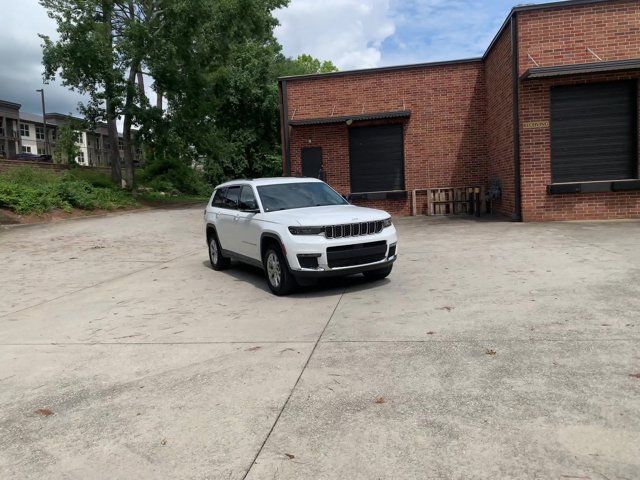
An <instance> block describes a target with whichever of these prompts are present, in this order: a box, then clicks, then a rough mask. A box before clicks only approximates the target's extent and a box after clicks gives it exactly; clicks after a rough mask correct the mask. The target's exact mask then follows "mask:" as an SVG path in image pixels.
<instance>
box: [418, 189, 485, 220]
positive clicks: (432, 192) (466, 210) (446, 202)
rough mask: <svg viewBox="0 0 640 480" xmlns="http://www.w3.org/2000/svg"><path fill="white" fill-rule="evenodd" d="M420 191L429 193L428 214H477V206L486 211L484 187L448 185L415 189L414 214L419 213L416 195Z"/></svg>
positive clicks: (482, 211)
mask: <svg viewBox="0 0 640 480" xmlns="http://www.w3.org/2000/svg"><path fill="white" fill-rule="evenodd" d="M419 192H424V193H426V194H427V215H470V214H474V213H476V214H477V213H478V210H477V208H479V212H480V213H485V212H486V206H485V199H484V187H448V188H428V189H424V190H414V191H413V195H412V201H413V205H412V210H413V212H412V213H413V215H416V214H417V211H416V195H417V194H418V193H419ZM471 199H473V200H471ZM470 200H471V201H470ZM476 203H477V204H479V205H477V206H476Z"/></svg>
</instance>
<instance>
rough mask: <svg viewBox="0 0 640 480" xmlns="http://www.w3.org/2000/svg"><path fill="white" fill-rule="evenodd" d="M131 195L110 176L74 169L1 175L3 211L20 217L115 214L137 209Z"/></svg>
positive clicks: (28, 169)
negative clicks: (56, 212)
mask: <svg viewBox="0 0 640 480" xmlns="http://www.w3.org/2000/svg"><path fill="white" fill-rule="evenodd" d="M136 204H137V202H136V200H135V199H134V198H133V197H132V195H131V194H130V193H128V192H125V191H123V190H121V189H119V188H117V187H116V186H115V185H114V184H113V183H111V180H110V179H109V177H108V176H107V175H104V174H102V173H99V172H93V171H90V170H80V169H73V170H69V171H67V172H64V173H62V174H59V173H55V172H51V171H47V170H42V169H37V168H31V167H21V168H17V169H14V170H10V171H8V172H5V173H2V174H0V208H8V209H10V210H12V211H14V212H16V213H19V214H30V213H36V214H42V213H46V212H50V211H52V210H55V209H60V210H66V211H69V210H71V209H72V208H79V209H81V210H96V209H101V210H115V209H118V208H125V207H130V206H134V205H136Z"/></svg>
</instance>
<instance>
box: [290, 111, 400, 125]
mask: <svg viewBox="0 0 640 480" xmlns="http://www.w3.org/2000/svg"><path fill="white" fill-rule="evenodd" d="M410 116H411V110H398V111H394V112H376V113H362V114H358V115H340V116H337V115H336V116H333V117H318V118H301V119H299V120H289V125H291V126H293V127H296V126H303V125H329V124H332V123H346V122H349V121H352V122H362V121H367V120H385V119H390V118H406V117H410Z"/></svg>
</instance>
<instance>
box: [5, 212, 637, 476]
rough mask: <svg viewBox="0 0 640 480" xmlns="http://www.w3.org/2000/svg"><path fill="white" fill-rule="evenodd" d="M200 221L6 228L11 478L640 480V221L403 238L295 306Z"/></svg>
mask: <svg viewBox="0 0 640 480" xmlns="http://www.w3.org/2000/svg"><path fill="white" fill-rule="evenodd" d="M201 216H202V211H201V209H183V210H167V211H149V212H138V213H128V214H124V215H116V216H111V217H107V218H100V219H84V220H78V221H69V222H63V223H59V224H52V225H47V226H38V227H26V228H16V229H11V230H6V231H0V265H2V275H1V276H0V292H2V294H1V295H0V407H1V408H0V478H61V479H62V478H74V479H75V478H78V479H80V478H109V479H113V478H131V477H134V476H135V477H138V478H142V479H146V478H189V479H191V478H193V479H218V478H220V479H230V478H233V479H243V478H250V479H263V478H264V479H273V478H276V479H299V478H304V479H312V478H313V479H315V478H322V479H341V478H350V479H351V478H354V479H358V478H361V479H370V478H385V479H387V478H389V479H391V478H393V479H398V478H416V479H422V478H482V479H484V478H487V479H489V478H589V479H598V478H603V479H611V480H613V479H614V478H620V479H624V478H627V479H635V478H640V460H638V459H639V458H640V378H636V377H635V376H633V375H635V374H638V373H640V342H639V339H640V320H639V319H640V222H609V223H607V222H603V223H556V224H514V223H507V222H477V221H474V220H468V219H451V220H449V219H440V220H433V219H426V218H413V219H399V220H398V221H397V222H396V224H397V226H398V229H399V232H400V238H401V244H400V260H399V261H398V262H397V264H396V266H395V268H394V272H393V273H392V275H391V276H390V277H389V278H388V279H387V280H385V281H380V282H375V283H368V282H365V281H364V280H363V279H361V278H357V277H354V278H352V279H346V280H331V281H329V282H325V283H323V284H322V285H320V286H317V287H310V288H305V289H304V290H302V291H301V292H300V293H297V294H295V295H292V296H290V297H286V298H278V297H274V296H272V295H271V294H270V293H269V292H268V290H267V288H266V285H265V283H264V279H263V278H262V276H261V273H260V272H259V271H257V270H255V269H253V268H251V267H243V266H238V267H235V268H233V269H231V270H229V271H226V272H214V271H212V270H211V269H210V268H209V266H208V260H207V251H206V246H205V242H204V239H203V234H202V227H201Z"/></svg>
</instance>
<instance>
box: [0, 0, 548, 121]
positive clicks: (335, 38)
mask: <svg viewBox="0 0 640 480" xmlns="http://www.w3.org/2000/svg"><path fill="white" fill-rule="evenodd" d="M515 3H517V0H322V1H318V0H291V3H290V4H289V6H288V7H287V8H286V9H283V10H280V11H278V12H276V16H277V17H278V19H279V20H280V24H281V25H280V26H279V27H278V28H277V29H276V36H277V37H278V40H279V41H280V43H281V44H282V45H283V47H284V52H285V54H286V55H289V56H297V55H299V54H301V53H308V54H311V55H313V56H314V57H317V58H320V59H322V60H331V61H332V62H333V63H335V64H336V65H337V66H338V67H339V68H340V69H342V70H346V69H354V68H368V67H379V66H385V65H398V64H405V63H419V62H427V61H435V60H455V59H459V58H468V57H475V56H479V55H482V53H483V52H484V50H485V49H486V48H487V46H488V45H489V42H490V41H491V39H492V38H493V36H494V35H495V34H496V32H497V31H498V28H499V27H500V25H501V23H502V22H503V21H504V19H505V18H506V16H507V14H508V12H509V10H510V8H511V7H512V6H513V5H514V4H515ZM528 3H542V0H533V1H532V0H529V1H528ZM0 12H2V13H1V14H0V15H1V18H2V28H0V65H1V66H2V67H1V68H0V99H2V100H8V101H13V102H17V103H21V104H22V110H23V111H25V112H32V113H39V112H40V111H41V110H40V97H39V94H37V93H36V92H35V90H36V89H37V88H42V66H41V63H40V62H41V59H42V56H41V49H40V43H41V40H40V38H39V37H38V33H43V34H46V35H50V36H53V37H55V25H54V24H53V21H52V20H50V19H49V18H48V17H47V15H46V13H45V12H44V10H43V9H42V8H41V7H40V6H39V5H38V2H37V0H0ZM44 88H45V91H46V101H47V111H49V112H60V113H75V112H76V108H77V104H78V101H80V100H82V99H81V98H80V97H79V95H78V94H76V93H74V92H71V91H69V90H68V89H67V88H65V87H63V86H62V85H60V83H59V82H56V83H52V84H49V85H45V86H44Z"/></svg>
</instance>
